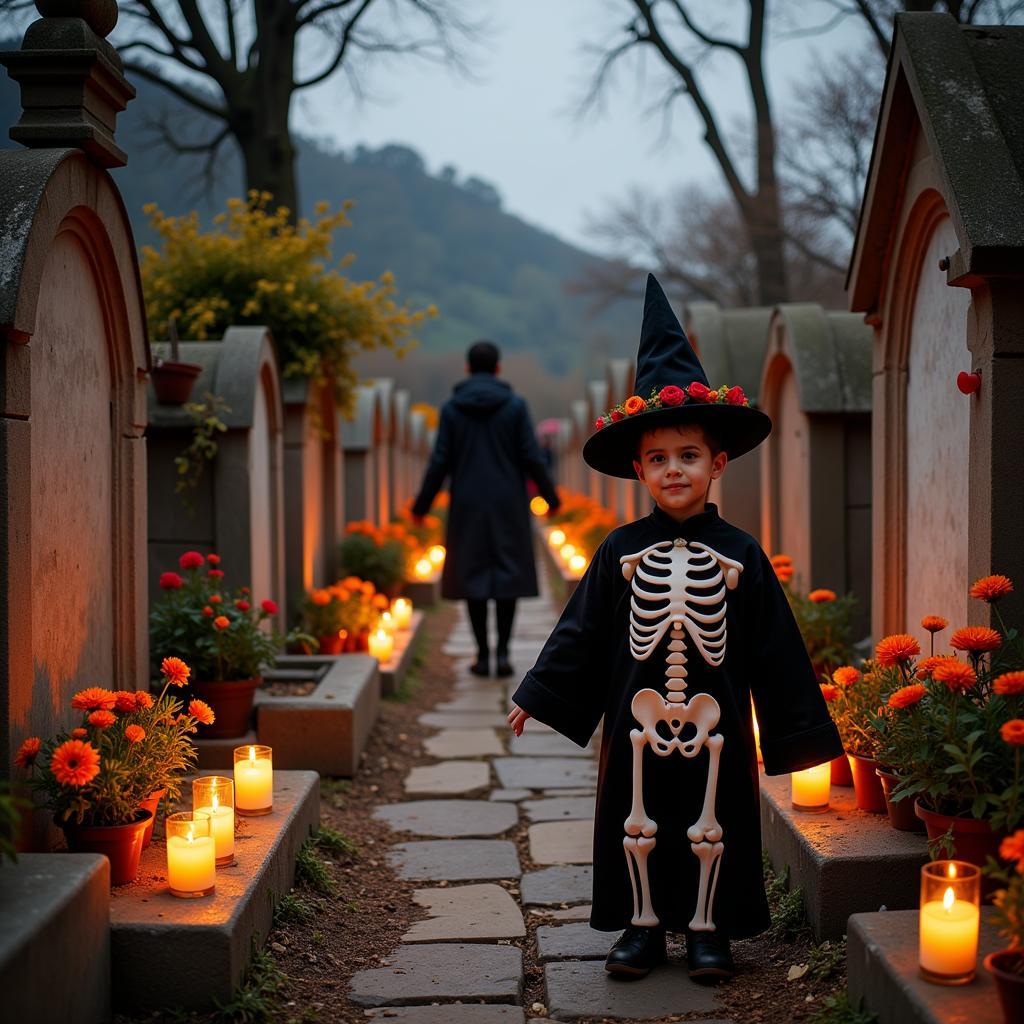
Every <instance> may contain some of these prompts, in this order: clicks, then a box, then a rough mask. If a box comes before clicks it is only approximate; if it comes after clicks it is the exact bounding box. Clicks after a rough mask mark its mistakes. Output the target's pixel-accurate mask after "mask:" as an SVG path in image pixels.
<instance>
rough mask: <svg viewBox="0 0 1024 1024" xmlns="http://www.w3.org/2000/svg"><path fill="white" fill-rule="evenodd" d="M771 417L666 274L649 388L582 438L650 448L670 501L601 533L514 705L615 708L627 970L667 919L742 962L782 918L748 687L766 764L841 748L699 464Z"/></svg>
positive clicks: (597, 875) (776, 600)
mask: <svg viewBox="0 0 1024 1024" xmlns="http://www.w3.org/2000/svg"><path fill="white" fill-rule="evenodd" d="M666 427H669V428H672V429H671V430H670V431H666V430H665V429H664V428H666ZM687 428H688V429H687ZM694 428H699V429H696V430H695V429H694ZM770 430H771V421H770V420H769V419H768V417H767V416H766V415H765V414H764V413H762V412H760V411H758V410H756V409H753V408H751V407H750V405H749V404H748V403H747V401H746V399H745V397H744V395H743V392H742V390H740V389H739V388H731V389H727V388H721V389H719V390H712V389H710V388H709V387H708V382H707V378H706V377H705V375H704V371H703V369H702V367H701V365H700V362H699V361H698V359H697V356H696V354H695V353H694V351H693V349H692V348H691V346H690V344H689V341H688V340H687V338H686V336H685V334H684V333H683V330H682V328H681V327H680V325H679V322H678V320H677V319H676V317H675V314H674V313H673V312H672V309H671V307H670V306H669V304H668V300H667V299H666V298H665V295H664V293H663V292H662V290H661V288H660V286H659V285H658V282H657V281H656V280H655V279H654V278H653V277H649V278H648V281H647V295H646V299H645V303H644V323H643V329H642V332H641V338H640V349H639V354H638V358H637V372H636V389H635V395H634V397H633V398H630V399H628V400H627V401H626V402H625V403H624V404H623V406H620V407H619V408H617V409H615V410H612V411H611V412H610V413H609V414H607V415H605V416H603V417H601V419H600V420H599V421H598V423H597V431H596V433H595V434H594V435H593V436H592V437H591V438H590V439H589V440H588V441H587V444H586V445H585V447H584V449H583V457H584V459H585V460H586V461H587V463H588V464H589V465H590V466H591V467H593V468H594V469H597V470H599V471H600V472H603V473H607V474H609V475H611V476H618V477H625V478H628V479H636V476H637V468H636V467H638V468H639V470H640V472H641V475H642V478H643V480H644V483H645V484H646V485H647V487H648V489H649V490H650V491H651V494H652V497H653V498H654V499H655V502H656V504H655V506H654V508H653V510H652V512H651V514H650V515H649V516H646V517H645V518H643V519H640V520H637V521H636V522H633V523H629V524H627V525H625V526H621V527H619V528H618V529H616V530H613V531H612V533H610V534H609V536H608V537H607V538H606V539H605V541H604V542H603V543H602V545H601V547H600V548H599V549H598V551H597V552H596V554H595V555H594V558H593V560H592V562H591V564H590V567H589V568H588V570H587V573H586V575H585V576H584V577H583V579H582V580H581V581H580V584H579V586H578V587H577V589H576V591H575V593H574V594H573V596H572V598H571V599H570V601H569V602H568V604H567V605H566V608H565V611H564V612H563V613H562V617H561V618H560V620H559V622H558V624H557V625H556V627H555V629H554V631H553V632H552V634H551V636H550V638H549V639H548V641H547V643H546V644H545V646H544V649H543V651H542V652H541V654H540V657H539V658H538V660H537V663H536V665H535V666H534V667H533V669H532V670H531V671H530V672H529V673H527V675H526V678H525V679H524V680H523V682H522V684H521V685H520V686H519V688H518V689H517V691H516V693H515V695H514V697H513V710H512V713H511V714H510V715H509V721H510V724H511V725H512V727H513V729H514V730H515V731H516V732H521V731H522V727H523V725H524V723H525V720H526V718H528V717H530V716H532V717H535V718H537V719H539V720H540V721H542V722H545V723H547V724H548V725H550V726H552V727H553V728H554V729H557V730H558V731H559V732H561V733H563V734H564V735H565V736H567V737H569V739H572V740H574V741H575V742H576V743H579V744H580V745H585V744H586V743H587V742H588V741H589V740H590V738H591V735H592V734H593V732H594V729H595V728H596V727H597V724H598V722H599V721H600V720H601V718H602V717H603V718H604V731H603V737H602V744H601V761H600V774H599V778H598V790H597V810H596V819H595V834H594V901H593V911H592V914H591V919H590V923H591V925H592V926H593V927H594V928H597V929H601V930H605V931H611V930H618V929H621V928H625V929H626V931H625V932H624V933H623V935H622V936H621V937H620V939H619V940H618V941H617V942H616V943H615V945H614V946H613V947H612V950H611V952H610V953H609V956H608V961H607V964H606V967H607V969H608V970H609V971H611V972H613V973H620V974H623V975H626V976H634V977H636V976H642V975H644V974H646V973H647V972H648V971H649V970H650V968H651V967H652V966H654V965H655V964H657V963H659V962H661V961H662V960H664V958H665V931H666V930H668V931H673V932H686V935H687V958H688V961H689V970H690V974H691V976H692V977H696V978H704V979H710V980H717V979H719V978H722V977H728V976H730V975H731V974H732V971H733V966H732V960H731V956H730V953H729V945H728V940H729V939H730V938H746V937H750V936H753V935H757V934H758V933H759V932H762V931H764V930H765V929H766V928H767V927H768V926H769V924H770V919H769V914H768V907H767V902H766V900H765V894H764V887H763V882H762V869H761V832H760V809H759V800H758V772H757V761H756V756H755V747H754V736H753V727H752V722H751V715H750V700H751V695H753V699H754V704H755V707H756V711H757V718H758V722H759V724H760V731H761V751H762V755H763V760H764V767H765V771H766V772H767V773H768V774H769V775H779V774H783V773H786V772H793V771H797V770H800V769H803V768H808V767H811V766H812V765H816V764H821V763H823V762H825V761H828V760H831V759H832V758H833V757H836V756H838V755H840V754H841V753H842V746H841V744H840V741H839V737H838V734H837V732H836V729H835V727H834V725H833V724H832V721H831V719H830V718H829V715H828V712H827V710H826V707H825V702H824V700H823V699H822V696H821V691H820V688H819V686H818V683H817V680H816V679H815V675H814V670H813V668H812V667H811V663H810V661H809V659H808V657H807V653H806V649H805V647H804V644H803V641H802V639H801V637H800V633H799V630H798V629H797V626H796V622H795V621H794V619H793V615H792V613H791V611H790V608H789V604H788V602H787V600H786V596H785V594H784V593H783V591H782V588H781V587H780V585H779V583H778V581H777V579H776V577H775V573H774V572H773V570H772V567H771V564H770V563H769V561H768V559H767V558H766V556H765V554H764V552H763V551H762V550H761V548H760V547H759V545H758V543H757V541H755V540H754V539H753V538H752V537H751V536H749V535H748V534H746V533H744V532H743V531H742V530H738V529H736V528H735V527H733V526H730V525H729V524H728V523H727V522H725V520H723V519H721V518H720V517H719V515H718V511H717V509H716V508H715V506H714V505H711V504H705V501H706V497H707V486H708V484H709V483H710V479H709V478H708V477H707V476H705V477H703V478H702V477H700V475H699V472H698V473H696V474H694V473H691V472H690V470H689V468H688V466H687V465H686V463H687V462H693V463H694V464H695V465H696V463H697V461H698V459H699V458H703V459H704V460H705V463H707V464H710V460H712V459H713V460H714V465H715V466H717V467H718V468H717V471H713V472H711V473H710V476H718V475H721V472H723V471H724V467H725V462H726V458H729V459H733V458H737V457H738V456H740V455H743V454H744V453H745V452H748V451H750V450H751V449H753V448H755V447H756V446H757V445H758V444H760V443H761V441H763V440H764V438H765V437H766V436H767V435H768V433H769V431H770ZM652 432H653V433H652ZM652 437H653V438H655V441H653V442H651V441H650V440H649V439H650V438H652ZM672 437H681V438H682V440H681V441H680V446H679V448H678V450H677V449H676V448H674V447H673V445H674V442H672V441H671V438H672ZM666 438H667V439H668V440H666V441H664V443H665V444H667V448H661V447H655V448H653V449H651V451H649V452H648V451H645V452H643V453H642V452H641V448H643V449H645V450H646V449H648V447H649V444H651V443H654V444H656V445H661V444H662V443H663V441H662V440H660V439H666ZM694 438H695V439H696V440H695V441H694V440H693V439H694ZM702 438H703V441H704V447H703V449H702V450H701V451H697V449H700V448H701V443H700V442H701V439H702ZM641 439H643V444H642V445H641ZM687 439H690V441H691V442H692V443H689V442H687ZM718 449H720V450H721V451H722V452H724V453H725V454H724V455H718V454H717V451H718ZM652 453H653V454H652ZM676 460H678V463H677V462H676ZM647 466H649V468H648V469H647V470H646V471H645V467H647ZM690 479H694V480H696V481H697V482H698V483H702V486H701V489H700V490H698V491H697V492H696V493H692V494H689V493H688V491H687V488H688V486H689V484H688V483H687V482H686V481H688V480H690Z"/></svg>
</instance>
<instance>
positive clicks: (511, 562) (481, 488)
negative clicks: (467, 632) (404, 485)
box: [412, 341, 558, 676]
mask: <svg viewBox="0 0 1024 1024" xmlns="http://www.w3.org/2000/svg"><path fill="white" fill-rule="evenodd" d="M500 358H501V354H500V352H499V351H498V347H497V346H496V345H494V344H493V343H491V342H489V341H478V342H475V343H474V344H473V345H472V346H470V349H469V352H468V353H467V355H466V361H467V370H468V373H469V378H468V379H467V380H464V381H461V382H460V383H459V384H456V386H455V389H454V393H453V394H452V397H451V398H450V399H449V400H448V401H447V402H445V404H444V406H443V407H442V409H441V418H440V422H439V423H438V427H437V440H436V441H435V442H434V451H433V453H432V454H431V457H430V464H429V465H428V466H427V471H426V473H425V475H424V477H423V485H422V487H421V488H420V493H419V496H418V497H417V498H416V501H415V502H414V503H413V507H412V514H413V515H414V516H416V517H422V516H425V515H426V514H427V512H429V511H430V506H431V504H432V503H433V501H434V498H435V497H436V496H437V492H438V491H439V490H440V489H441V487H442V486H443V484H444V482H445V479H446V478H448V477H450V478H451V484H450V487H449V492H450V496H451V503H450V507H449V511H448V534H447V540H446V545H447V548H448V556H447V558H446V559H445V565H444V573H443V575H442V577H441V593H442V595H443V596H444V597H447V598H453V599H459V598H462V599H465V600H466V602H467V605H468V609H469V617H470V622H471V623H472V626H473V635H474V637H475V638H476V643H477V659H476V662H475V663H474V664H473V666H472V667H471V671H472V672H474V673H475V674H476V675H487V674H488V673H489V671H490V650H489V646H488V640H487V602H488V600H494V601H495V603H496V606H497V609H496V611H497V620H498V645H497V651H496V667H495V671H496V673H497V674H498V675H499V676H508V675H511V674H512V672H513V668H512V666H511V664H510V663H509V659H508V645H509V640H510V638H511V635H512V622H513V620H514V618H515V608H516V600H517V598H520V597H533V596H535V595H536V594H537V570H536V566H535V565H534V560H533V534H532V531H531V529H530V508H529V498H528V496H527V493H526V481H527V479H530V480H532V481H533V482H534V483H535V484H536V486H537V489H538V491H539V492H540V494H541V495H542V497H544V498H545V500H546V501H547V502H548V504H549V505H550V506H551V508H552V509H557V507H558V496H557V494H556V493H555V488H554V485H553V484H552V482H551V478H550V476H549V475H548V471H547V466H546V464H545V461H544V456H543V454H542V453H541V450H540V446H539V445H538V443H537V437H536V435H535V433H534V430H533V424H532V423H531V422H530V413H529V410H528V409H527V407H526V403H525V402H524V401H523V400H522V399H521V398H520V397H519V396H518V395H516V394H515V393H514V392H513V391H512V388H511V387H510V386H509V385H508V384H506V383H505V381H503V380H498V378H497V374H498V372H499V370H500Z"/></svg>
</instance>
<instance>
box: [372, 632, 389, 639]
mask: <svg viewBox="0 0 1024 1024" xmlns="http://www.w3.org/2000/svg"><path fill="white" fill-rule="evenodd" d="M373 638H374V640H376V641H378V642H383V641H385V640H387V638H388V634H387V631H386V630H385V629H378V630H377V632H376V633H374V634H373Z"/></svg>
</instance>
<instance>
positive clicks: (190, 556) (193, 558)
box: [178, 551, 206, 569]
mask: <svg viewBox="0 0 1024 1024" xmlns="http://www.w3.org/2000/svg"><path fill="white" fill-rule="evenodd" d="M205 561H206V559H205V558H203V556H202V555H201V554H199V552H198V551H186V552H185V554H183V555H182V556H181V558H179V559H178V565H180V566H181V567H182V569H198V568H199V566H201V565H202V564H203V562H205Z"/></svg>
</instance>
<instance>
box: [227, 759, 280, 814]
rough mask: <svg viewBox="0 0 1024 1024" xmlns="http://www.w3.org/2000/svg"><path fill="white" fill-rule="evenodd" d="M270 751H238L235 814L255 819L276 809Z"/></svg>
mask: <svg viewBox="0 0 1024 1024" xmlns="http://www.w3.org/2000/svg"><path fill="white" fill-rule="evenodd" d="M271 754H272V751H271V749H270V747H265V746H260V745H252V746H248V747H235V810H236V811H238V813H239V814H242V815H249V816H254V815H258V814H269V813H270V812H271V811H272V810H273V809H274V768H273V761H272V758H271Z"/></svg>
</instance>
